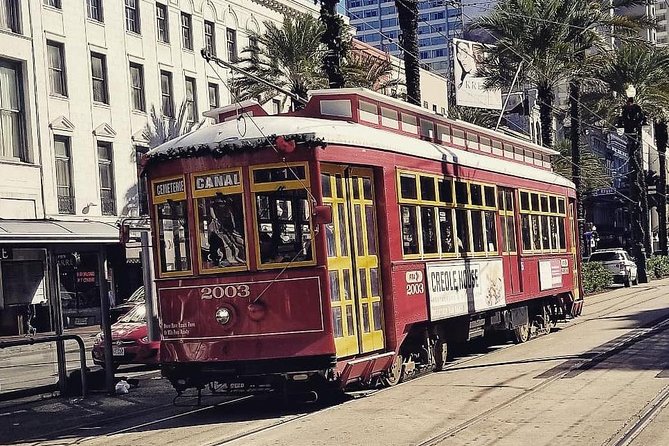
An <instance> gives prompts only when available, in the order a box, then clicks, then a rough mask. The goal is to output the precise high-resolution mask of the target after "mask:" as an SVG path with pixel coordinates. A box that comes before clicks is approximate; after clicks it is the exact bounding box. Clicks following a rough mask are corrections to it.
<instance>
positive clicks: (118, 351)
mask: <svg viewBox="0 0 669 446" xmlns="http://www.w3.org/2000/svg"><path fill="white" fill-rule="evenodd" d="M123 355H125V348H123V347H115V346H113V347H112V356H123Z"/></svg>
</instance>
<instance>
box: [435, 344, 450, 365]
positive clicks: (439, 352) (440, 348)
mask: <svg viewBox="0 0 669 446" xmlns="http://www.w3.org/2000/svg"><path fill="white" fill-rule="evenodd" d="M447 363H448V344H447V343H446V341H437V343H436V344H435V345H434V370H435V372H439V371H441V370H444V369H445V368H446V364H447Z"/></svg>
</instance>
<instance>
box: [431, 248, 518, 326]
mask: <svg viewBox="0 0 669 446" xmlns="http://www.w3.org/2000/svg"><path fill="white" fill-rule="evenodd" d="M426 266H427V289H428V296H429V303H430V319H431V320H433V321H435V320H440V319H446V318H449V317H455V316H461V315H464V314H468V313H476V312H479V311H485V310H489V309H492V308H499V307H503V306H504V305H506V296H505V292H504V276H503V269H502V259H498V258H496V259H466V260H454V261H448V262H438V263H428V264H427V265H426Z"/></svg>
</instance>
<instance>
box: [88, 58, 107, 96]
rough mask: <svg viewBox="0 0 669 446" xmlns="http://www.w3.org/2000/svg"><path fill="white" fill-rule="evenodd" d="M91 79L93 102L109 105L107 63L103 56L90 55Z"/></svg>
mask: <svg viewBox="0 0 669 446" xmlns="http://www.w3.org/2000/svg"><path fill="white" fill-rule="evenodd" d="M91 78H92V79H93V101H95V102H101V103H103V104H109V95H108V90H107V62H106V60H105V56H104V54H98V53H91Z"/></svg>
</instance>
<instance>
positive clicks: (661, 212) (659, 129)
mask: <svg viewBox="0 0 669 446" xmlns="http://www.w3.org/2000/svg"><path fill="white" fill-rule="evenodd" d="M655 145H656V146H657V155H658V158H659V160H660V183H659V184H658V185H657V196H658V200H657V202H658V206H657V216H658V220H659V222H660V223H659V228H658V238H659V241H660V253H661V254H662V255H663V256H666V255H667V197H666V196H665V195H666V193H667V167H666V154H667V121H665V120H664V119H662V120H660V121H656V122H655Z"/></svg>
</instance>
